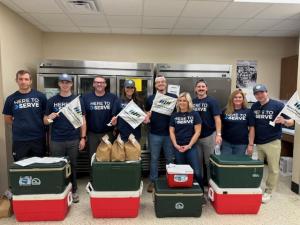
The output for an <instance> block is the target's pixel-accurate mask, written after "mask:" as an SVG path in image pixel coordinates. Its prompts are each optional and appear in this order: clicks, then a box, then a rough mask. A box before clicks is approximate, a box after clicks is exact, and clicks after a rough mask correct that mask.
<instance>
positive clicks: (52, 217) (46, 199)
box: [12, 183, 72, 222]
mask: <svg viewBox="0 0 300 225" xmlns="http://www.w3.org/2000/svg"><path fill="white" fill-rule="evenodd" d="M12 202H13V210H14V213H15V216H16V219H17V220H18V221H20V222H23V221H59V220H64V218H65V217H66V215H67V213H68V211H69V206H70V205H71V204H72V184H71V183H69V185H68V186H67V187H66V189H65V190H64V192H63V193H61V194H32V195H13V200H12Z"/></svg>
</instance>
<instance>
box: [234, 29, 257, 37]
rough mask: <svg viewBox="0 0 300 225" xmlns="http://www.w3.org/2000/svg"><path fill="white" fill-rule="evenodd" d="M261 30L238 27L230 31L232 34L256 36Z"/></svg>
mask: <svg viewBox="0 0 300 225" xmlns="http://www.w3.org/2000/svg"><path fill="white" fill-rule="evenodd" d="M260 32H261V30H242V29H238V30H235V31H232V32H230V33H229V35H231V36H256V35H257V34H258V33H260Z"/></svg>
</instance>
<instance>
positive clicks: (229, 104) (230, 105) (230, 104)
mask: <svg viewBox="0 0 300 225" xmlns="http://www.w3.org/2000/svg"><path fill="white" fill-rule="evenodd" d="M237 94H241V95H242V96H243V103H242V108H243V109H245V108H247V105H248V102H247V99H246V96H245V93H244V92H243V91H242V90H241V89H237V90H235V91H233V92H232V93H231V95H230V96H229V98H228V102H227V105H226V110H225V114H232V113H234V105H233V99H234V97H235V96H236V95H237Z"/></svg>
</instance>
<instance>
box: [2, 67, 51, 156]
mask: <svg viewBox="0 0 300 225" xmlns="http://www.w3.org/2000/svg"><path fill="white" fill-rule="evenodd" d="M16 82H17V84H18V86H19V90H18V91H16V92H15V93H13V94H12V95H10V96H8V97H7V99H6V101H5V104H4V108H3V112H2V113H3V114H4V120H5V122H6V123H7V124H12V133H13V134H12V136H13V144H12V152H13V157H14V160H15V161H18V160H20V159H22V158H25V157H32V156H39V157H42V156H44V155H45V127H44V124H43V116H44V112H45V109H46V103H47V99H46V96H45V95H44V94H42V93H41V92H39V91H36V90H33V89H32V88H31V84H32V77H31V74H30V73H29V72H28V71H26V70H19V71H18V72H17V74H16Z"/></svg>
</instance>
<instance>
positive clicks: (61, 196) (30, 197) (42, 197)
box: [13, 183, 72, 201]
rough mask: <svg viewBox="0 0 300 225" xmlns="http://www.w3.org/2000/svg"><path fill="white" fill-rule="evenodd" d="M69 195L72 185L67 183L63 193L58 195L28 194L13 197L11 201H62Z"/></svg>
mask: <svg viewBox="0 0 300 225" xmlns="http://www.w3.org/2000/svg"><path fill="white" fill-rule="evenodd" d="M69 193H72V184H71V183H69V184H68V186H67V187H66V189H65V190H64V192H63V193H60V194H30V195H27V194H26V195H13V200H15V201H21V200H22V201H23V200H60V199H64V198H65V197H66V196H67V195H68V194H69Z"/></svg>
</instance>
